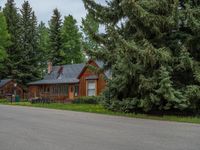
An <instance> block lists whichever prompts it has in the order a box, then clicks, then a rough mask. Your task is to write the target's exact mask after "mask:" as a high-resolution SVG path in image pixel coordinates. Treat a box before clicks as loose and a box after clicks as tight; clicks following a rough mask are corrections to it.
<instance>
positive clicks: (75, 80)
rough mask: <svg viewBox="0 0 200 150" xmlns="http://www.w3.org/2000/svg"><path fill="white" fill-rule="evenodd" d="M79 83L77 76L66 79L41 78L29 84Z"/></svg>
mask: <svg viewBox="0 0 200 150" xmlns="http://www.w3.org/2000/svg"><path fill="white" fill-rule="evenodd" d="M75 83H79V80H78V79H76V78H66V79H56V80H45V79H43V80H40V81H36V82H31V83H29V85H43V84H75Z"/></svg>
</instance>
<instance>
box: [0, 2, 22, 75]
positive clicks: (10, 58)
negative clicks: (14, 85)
mask: <svg viewBox="0 0 200 150" xmlns="http://www.w3.org/2000/svg"><path fill="white" fill-rule="evenodd" d="M3 13H4V16H5V18H6V22H7V26H8V32H9V34H10V40H11V43H10V45H9V47H7V48H6V53H7V58H6V60H5V61H4V62H3V66H4V69H2V70H0V72H1V74H3V76H2V78H16V75H17V74H18V71H17V67H18V66H17V63H16V60H19V58H21V56H19V53H20V50H19V45H20V44H19V39H20V38H19V35H20V33H19V29H20V25H19V20H20V15H19V13H18V12H17V8H16V6H15V3H14V0H7V3H6V4H5V7H4V8H3Z"/></svg>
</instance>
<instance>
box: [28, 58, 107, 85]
mask: <svg viewBox="0 0 200 150" xmlns="http://www.w3.org/2000/svg"><path fill="white" fill-rule="evenodd" d="M96 63H97V65H98V66H99V67H100V68H102V67H103V65H104V64H103V62H102V61H96ZM85 65H86V64H85V63H82V64H71V65H63V66H53V68H52V72H51V73H50V74H47V75H46V76H45V77H44V79H43V80H40V81H36V82H31V83H29V85H41V84H66V83H68V84H70V83H79V79H77V77H78V76H79V74H80V73H81V71H82V70H83V68H84V67H85ZM105 75H106V76H107V77H108V78H109V77H110V75H111V74H110V71H106V72H105ZM89 78H90V79H89ZM91 79H97V77H96V76H95V77H94V76H91V77H88V80H91Z"/></svg>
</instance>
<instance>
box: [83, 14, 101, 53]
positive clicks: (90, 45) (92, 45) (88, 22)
mask: <svg viewBox="0 0 200 150" xmlns="http://www.w3.org/2000/svg"><path fill="white" fill-rule="evenodd" d="M88 27H89V28H88ZM81 29H82V32H83V34H84V35H83V49H84V51H85V52H86V54H87V55H90V54H89V53H90V51H96V50H97V49H99V48H100V46H99V44H98V43H97V42H96V41H94V40H93V34H96V33H98V31H99V23H98V22H96V21H95V20H94V19H93V18H92V16H91V15H90V14H87V15H86V18H85V19H82V26H81ZM88 30H92V33H93V34H91V31H90V32H88ZM88 50H89V51H88Z"/></svg>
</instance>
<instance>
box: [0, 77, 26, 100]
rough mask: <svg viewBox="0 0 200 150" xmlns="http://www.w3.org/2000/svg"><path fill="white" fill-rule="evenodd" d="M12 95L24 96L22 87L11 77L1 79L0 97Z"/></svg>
mask: <svg viewBox="0 0 200 150" xmlns="http://www.w3.org/2000/svg"><path fill="white" fill-rule="evenodd" d="M12 95H17V96H19V97H20V98H21V99H23V98H24V90H23V88H22V87H21V86H20V85H19V84H17V82H16V81H15V80H12V79H2V80H0V98H6V97H11V96H12Z"/></svg>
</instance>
